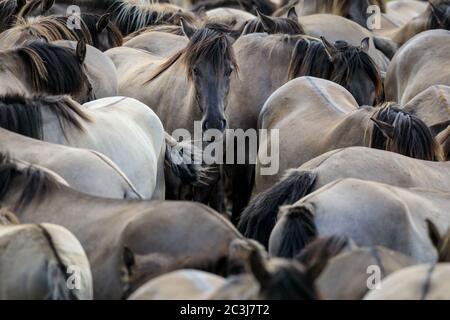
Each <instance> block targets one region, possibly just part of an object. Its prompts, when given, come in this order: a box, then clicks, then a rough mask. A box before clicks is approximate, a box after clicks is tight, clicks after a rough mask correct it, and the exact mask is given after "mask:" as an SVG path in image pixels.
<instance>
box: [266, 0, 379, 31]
mask: <svg viewBox="0 0 450 320" xmlns="http://www.w3.org/2000/svg"><path fill="white" fill-rule="evenodd" d="M373 5H376V6H378V7H379V8H380V9H381V12H382V13H385V12H386V1H385V0H364V1H361V0H359V1H353V0H291V1H289V2H288V3H287V4H286V5H284V6H283V7H281V8H280V9H278V10H277V11H276V12H275V13H274V16H283V15H286V13H287V12H288V11H289V9H290V8H291V7H295V9H296V11H297V12H298V14H299V16H308V15H313V14H318V13H327V14H333V15H338V16H341V17H344V18H347V19H349V20H352V21H354V22H356V23H358V24H359V25H360V26H362V27H364V28H368V25H367V19H368V18H369V13H368V9H369V7H370V6H373Z"/></svg>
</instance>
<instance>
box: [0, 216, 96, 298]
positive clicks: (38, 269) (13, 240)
mask: <svg viewBox="0 0 450 320" xmlns="http://www.w3.org/2000/svg"><path fill="white" fill-rule="evenodd" d="M2 211H3V212H0V216H1V215H3V216H4V215H5V213H4V210H2ZM9 216H10V218H9V219H11V216H13V217H14V215H12V214H9ZM0 246H1V247H2V251H1V253H0V278H1V279H2V290H1V291H0V299H2V300H17V299H20V300H92V297H93V288H92V274H91V270H90V266H89V261H88V259H87V257H86V254H85V252H84V250H83V248H82V247H81V244H80V243H79V242H78V240H77V239H76V238H75V236H74V235H73V234H72V233H70V232H69V231H68V230H67V229H65V228H63V227H61V226H58V225H54V224H49V223H38V224H8V225H3V224H2V223H1V220H0ZM71 266H77V270H78V276H79V278H78V279H79V280H77V281H79V283H77V285H79V287H74V288H70V287H69V286H68V284H69V283H70V282H71V280H70V273H69V272H71V271H70V270H71V269H70V267H71Z"/></svg>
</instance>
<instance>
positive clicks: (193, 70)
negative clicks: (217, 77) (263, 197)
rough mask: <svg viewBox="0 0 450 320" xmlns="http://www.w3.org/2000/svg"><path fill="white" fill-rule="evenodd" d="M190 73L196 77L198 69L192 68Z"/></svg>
mask: <svg viewBox="0 0 450 320" xmlns="http://www.w3.org/2000/svg"><path fill="white" fill-rule="evenodd" d="M192 72H193V73H194V75H196V76H197V75H198V69H197V68H193V69H192Z"/></svg>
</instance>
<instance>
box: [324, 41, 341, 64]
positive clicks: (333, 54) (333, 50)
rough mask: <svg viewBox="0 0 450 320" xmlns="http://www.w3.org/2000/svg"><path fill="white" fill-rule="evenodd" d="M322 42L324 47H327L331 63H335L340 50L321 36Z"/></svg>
mask: <svg viewBox="0 0 450 320" xmlns="http://www.w3.org/2000/svg"><path fill="white" fill-rule="evenodd" d="M320 40H322V43H323V46H324V47H325V52H326V53H327V55H328V58H329V59H330V61H331V62H333V61H334V60H335V59H336V55H337V52H338V50H337V49H336V47H335V46H334V45H332V44H331V43H330V42H329V41H328V40H327V39H326V38H325V37H324V36H321V37H320Z"/></svg>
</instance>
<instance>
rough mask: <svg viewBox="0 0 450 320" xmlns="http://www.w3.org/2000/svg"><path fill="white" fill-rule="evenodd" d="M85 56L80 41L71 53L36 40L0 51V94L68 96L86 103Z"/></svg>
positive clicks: (88, 96)
mask: <svg viewBox="0 0 450 320" xmlns="http://www.w3.org/2000/svg"><path fill="white" fill-rule="evenodd" d="M85 57H86V44H85V43H84V41H80V42H78V44H77V47H76V50H75V51H74V50H71V49H67V48H62V47H58V46H56V45H53V44H48V43H44V42H38V41H36V42H32V43H29V44H26V45H24V46H22V47H18V48H14V49H9V50H4V51H0V61H1V67H0V84H1V85H0V88H1V89H0V94H2V95H4V94H49V95H57V94H70V95H71V96H72V97H73V98H74V99H75V100H77V101H80V102H86V101H89V100H91V99H92V97H93V92H92V85H91V84H90V82H89V78H88V75H87V73H86V70H85V67H84V64H83V62H84V59H85ZM24 71H25V72H24Z"/></svg>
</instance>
